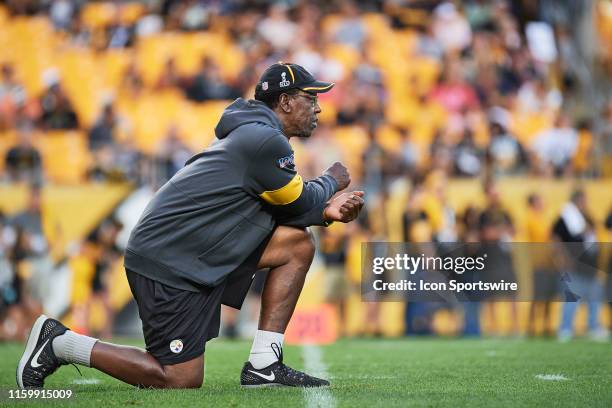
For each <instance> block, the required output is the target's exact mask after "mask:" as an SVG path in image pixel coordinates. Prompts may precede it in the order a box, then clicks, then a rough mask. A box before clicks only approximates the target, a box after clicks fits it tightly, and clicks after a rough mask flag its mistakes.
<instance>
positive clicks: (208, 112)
mask: <svg viewBox="0 0 612 408" xmlns="http://www.w3.org/2000/svg"><path fill="white" fill-rule="evenodd" d="M230 103H231V101H210V102H204V103H200V104H198V103H192V102H185V103H184V105H183V108H182V109H181V111H180V112H179V115H178V117H177V122H176V125H177V126H178V129H179V132H180V135H181V137H182V140H183V142H185V144H187V145H188V146H189V147H190V148H191V149H192V150H193V151H196V152H199V151H202V150H203V149H204V148H205V147H207V146H208V145H209V144H210V143H211V142H212V141H213V140H214V138H215V126H216V125H217V123H218V122H219V119H220V118H221V114H222V113H223V110H224V109H225V108H226V107H227V105H229V104H230Z"/></svg>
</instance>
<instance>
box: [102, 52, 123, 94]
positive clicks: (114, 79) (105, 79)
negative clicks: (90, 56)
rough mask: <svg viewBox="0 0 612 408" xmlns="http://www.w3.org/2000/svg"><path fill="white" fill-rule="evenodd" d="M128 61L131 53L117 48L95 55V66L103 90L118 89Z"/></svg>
mask: <svg viewBox="0 0 612 408" xmlns="http://www.w3.org/2000/svg"><path fill="white" fill-rule="evenodd" d="M130 60H131V51H128V50H124V49H118V48H115V49H110V50H107V51H106V52H103V53H99V54H96V55H95V64H96V67H98V68H99V75H100V78H101V82H102V84H103V86H104V88H105V89H108V90H115V89H119V86H120V85H121V81H122V79H123V74H124V72H125V69H126V68H127V66H128V65H129V63H130Z"/></svg>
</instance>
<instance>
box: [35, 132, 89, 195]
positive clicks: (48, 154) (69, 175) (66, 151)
mask: <svg viewBox="0 0 612 408" xmlns="http://www.w3.org/2000/svg"><path fill="white" fill-rule="evenodd" d="M35 145H36V146H37V147H38V149H39V151H40V154H41V156H42V160H43V168H44V170H45V174H46V175H47V177H48V178H49V179H50V180H51V181H53V182H56V183H67V184H78V183H82V182H83V181H85V176H86V174H87V170H88V168H89V165H90V161H91V158H90V154H89V150H88V148H87V140H86V135H85V134H84V133H83V132H77V131H69V132H62V131H54V132H47V133H39V134H37V135H36V137H35Z"/></svg>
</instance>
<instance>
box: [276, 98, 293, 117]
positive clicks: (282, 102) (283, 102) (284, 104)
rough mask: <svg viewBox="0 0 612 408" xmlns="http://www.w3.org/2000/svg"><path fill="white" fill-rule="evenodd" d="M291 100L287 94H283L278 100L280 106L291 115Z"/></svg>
mask: <svg viewBox="0 0 612 408" xmlns="http://www.w3.org/2000/svg"><path fill="white" fill-rule="evenodd" d="M290 99H291V98H289V95H287V94H281V96H280V97H279V98H278V106H279V108H281V109H282V111H283V112H285V113H291V106H290V105H289V100H290Z"/></svg>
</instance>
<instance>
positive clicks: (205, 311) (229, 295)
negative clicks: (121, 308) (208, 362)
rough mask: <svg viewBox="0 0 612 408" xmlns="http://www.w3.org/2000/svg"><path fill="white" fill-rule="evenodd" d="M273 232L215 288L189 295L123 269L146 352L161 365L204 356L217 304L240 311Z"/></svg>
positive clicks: (214, 332) (213, 333) (215, 329)
mask: <svg viewBox="0 0 612 408" xmlns="http://www.w3.org/2000/svg"><path fill="white" fill-rule="evenodd" d="M271 236H272V233H271V234H270V235H269V236H268V237H267V238H266V239H265V240H264V241H263V242H262V243H261V244H260V245H259V247H257V249H255V250H254V251H253V252H252V253H251V255H250V256H249V257H248V258H247V259H246V260H245V261H244V262H243V263H242V264H241V265H240V266H239V267H238V268H237V269H236V270H235V271H234V272H232V274H231V275H230V276H229V277H228V279H227V280H226V281H225V282H223V283H221V284H220V285H218V286H215V287H214V288H209V287H202V288H201V289H200V291H199V292H191V291H187V290H183V289H177V288H174V287H171V286H168V285H164V284H163V283H160V282H158V281H155V280H152V279H149V278H147V277H145V276H143V275H141V274H139V273H137V272H135V271H132V270H130V269H126V274H127V279H128V282H129V284H130V289H131V290H132V294H133V295H134V299H136V303H137V304H138V312H139V314H140V320H142V331H143V334H144V339H145V344H146V348H147V351H148V352H149V353H150V354H151V355H153V357H155V358H156V359H157V361H159V363H160V364H162V365H171V364H179V363H184V362H186V361H189V360H192V359H194V358H196V357H198V356H200V355H202V354H203V353H204V349H205V345H206V342H207V341H208V340H210V339H214V338H215V337H217V336H219V326H220V323H221V304H222V303H223V304H225V305H228V306H231V307H234V308H237V309H239V308H240V307H241V306H242V302H243V301H244V298H245V297H246V294H247V292H248V290H249V287H250V286H251V282H252V280H253V276H254V275H255V272H256V271H257V264H258V263H259V260H260V258H261V255H262V254H263V251H264V250H265V248H266V246H267V244H268V242H269V240H270V238H271Z"/></svg>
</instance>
